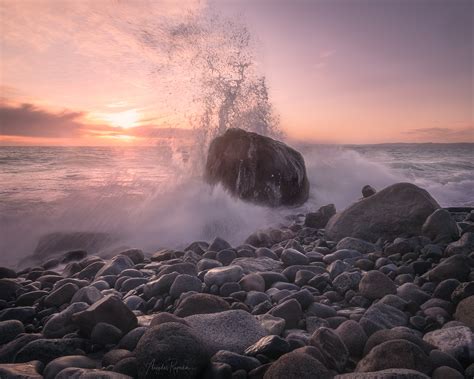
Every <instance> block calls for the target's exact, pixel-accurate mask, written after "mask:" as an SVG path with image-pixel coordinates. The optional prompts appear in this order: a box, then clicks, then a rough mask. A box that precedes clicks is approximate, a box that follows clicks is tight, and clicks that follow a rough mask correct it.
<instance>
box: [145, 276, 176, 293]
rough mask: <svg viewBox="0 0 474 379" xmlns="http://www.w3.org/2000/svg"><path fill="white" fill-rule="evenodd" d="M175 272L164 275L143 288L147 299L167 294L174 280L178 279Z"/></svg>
mask: <svg viewBox="0 0 474 379" xmlns="http://www.w3.org/2000/svg"><path fill="white" fill-rule="evenodd" d="M178 275H179V274H178V273H177V272H171V273H169V274H164V275H162V276H160V277H159V278H158V279H156V280H152V281H151V282H149V283H148V284H146V285H145V287H144V288H143V293H144V294H145V296H146V297H147V298H152V297H153V296H159V295H163V294H165V293H168V292H169V290H170V288H171V285H172V284H173V282H174V280H175V279H176V278H177V277H178Z"/></svg>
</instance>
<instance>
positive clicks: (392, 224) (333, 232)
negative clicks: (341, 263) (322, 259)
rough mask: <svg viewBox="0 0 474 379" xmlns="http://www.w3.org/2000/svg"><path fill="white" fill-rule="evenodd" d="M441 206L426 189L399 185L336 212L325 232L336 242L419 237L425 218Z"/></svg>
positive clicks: (410, 185)
mask: <svg viewBox="0 0 474 379" xmlns="http://www.w3.org/2000/svg"><path fill="white" fill-rule="evenodd" d="M439 207H440V206H439V204H438V203H437V202H436V200H435V199H433V198H432V197H431V195H430V194H429V193H428V192H427V191H426V190H424V189H422V188H420V187H417V186H416V185H414V184H411V183H397V184H394V185H391V186H389V187H387V188H385V189H383V190H382V191H380V192H377V193H376V194H374V195H372V196H370V197H367V198H364V199H362V200H359V201H357V202H356V203H354V204H352V205H351V206H350V207H348V208H346V209H345V210H344V211H342V212H340V213H336V215H334V216H333V217H332V218H331V219H330V220H329V222H328V224H327V225H326V233H327V236H328V237H329V238H330V239H332V240H336V241H339V240H340V239H342V238H344V237H355V238H360V239H363V240H366V241H370V242H376V241H377V240H378V239H379V238H382V239H386V240H393V239H395V238H396V237H399V236H412V235H420V234H421V231H422V226H423V224H424V223H425V221H426V218H427V217H428V216H429V215H431V214H432V213H433V212H434V211H435V210H436V209H438V208H439Z"/></svg>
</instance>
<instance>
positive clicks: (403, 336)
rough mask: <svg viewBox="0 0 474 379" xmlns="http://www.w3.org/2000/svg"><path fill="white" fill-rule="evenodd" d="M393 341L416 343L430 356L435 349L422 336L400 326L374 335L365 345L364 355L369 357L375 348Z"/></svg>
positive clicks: (379, 331)
mask: <svg viewBox="0 0 474 379" xmlns="http://www.w3.org/2000/svg"><path fill="white" fill-rule="evenodd" d="M391 340H406V341H409V342H411V343H414V344H415V345H417V346H419V347H420V348H421V349H422V350H423V351H424V352H425V354H429V353H430V351H431V350H433V348H434V347H433V346H432V345H430V344H429V343H427V342H425V341H423V339H422V338H421V336H420V335H419V334H417V333H416V332H415V331H414V330H412V329H410V328H406V327H403V326H400V327H395V328H392V329H383V330H378V331H376V332H375V333H374V334H372V335H371V336H370V337H369V339H368V340H367V342H366V344H365V347H364V355H367V354H368V353H369V352H370V350H372V349H373V348H374V347H375V346H378V345H380V344H382V343H384V342H387V341H391Z"/></svg>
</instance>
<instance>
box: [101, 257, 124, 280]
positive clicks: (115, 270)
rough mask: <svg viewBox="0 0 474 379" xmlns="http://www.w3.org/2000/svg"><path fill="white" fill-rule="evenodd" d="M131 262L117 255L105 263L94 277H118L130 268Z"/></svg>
mask: <svg viewBox="0 0 474 379" xmlns="http://www.w3.org/2000/svg"><path fill="white" fill-rule="evenodd" d="M132 267H133V261H132V260H131V259H130V258H129V257H127V256H125V255H117V256H115V257H113V258H112V259H111V260H110V262H108V263H106V264H105V265H104V266H103V267H102V268H101V269H100V270H99V271H97V273H96V275H95V277H96V278H98V277H100V276H105V275H119V274H120V273H121V272H122V271H124V270H126V269H128V268H132Z"/></svg>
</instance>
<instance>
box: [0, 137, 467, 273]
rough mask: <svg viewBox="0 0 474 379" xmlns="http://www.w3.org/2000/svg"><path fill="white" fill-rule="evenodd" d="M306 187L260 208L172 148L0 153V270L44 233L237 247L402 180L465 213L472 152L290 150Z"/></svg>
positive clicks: (450, 148) (145, 245) (154, 244)
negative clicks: (299, 194)
mask: <svg viewBox="0 0 474 379" xmlns="http://www.w3.org/2000/svg"><path fill="white" fill-rule="evenodd" d="M294 147H295V148H297V149H298V150H299V151H301V152H302V154H303V156H304V157H305V162H306V166H307V172H308V176H309V179H310V183H311V195H310V199H309V200H308V202H307V203H306V204H305V205H303V206H302V207H300V208H291V209H288V208H285V209H268V208H265V207H260V206H256V205H253V204H248V203H244V202H242V201H240V200H237V199H235V198H232V197H230V196H229V195H228V194H227V193H226V192H225V191H224V190H223V189H222V188H219V187H216V188H210V187H209V186H208V185H207V184H204V183H203V182H202V180H201V170H199V169H198V168H197V165H196V164H194V163H195V162H193V159H192V155H191V158H190V156H189V154H188V153H187V152H186V151H183V149H181V150H180V149H175V148H174V145H173V144H166V143H165V144H161V145H159V146H153V147H0V183H1V185H0V253H1V254H0V265H12V264H13V265H14V264H16V263H17V262H18V261H19V260H20V259H21V258H22V257H24V256H27V255H30V254H31V253H32V252H33V250H34V248H35V246H36V244H37V242H38V239H39V238H40V237H41V236H42V235H44V234H47V233H52V232H62V231H95V232H106V233H113V234H114V235H117V236H119V237H120V238H119V239H120V244H121V246H133V247H138V248H141V249H144V250H145V251H149V252H152V251H154V250H156V249H158V248H163V247H169V248H180V247H183V246H184V245H186V244H187V243H189V242H192V241H196V240H209V239H212V238H213V237H214V236H220V237H222V238H225V239H227V240H229V242H231V243H233V244H239V243H242V242H243V241H244V240H245V238H246V237H247V236H248V235H249V234H250V233H252V232H253V231H255V230H256V229H260V228H265V227H268V226H272V225H278V223H279V222H281V221H282V219H283V218H284V217H285V216H287V215H288V214H294V213H299V212H307V211H310V210H315V209H317V208H318V207H319V206H321V205H325V204H328V203H334V204H335V205H336V207H337V209H339V210H340V209H343V208H344V207H346V206H347V205H349V204H350V203H352V202H353V201H355V200H357V199H359V198H360V197H361V192H360V191H361V188H362V187H363V186H364V185H365V184H370V185H372V186H373V187H375V188H376V189H377V190H380V189H382V188H384V187H385V186H387V185H390V184H393V183H396V182H401V181H405V182H412V183H415V184H417V185H418V186H420V187H422V188H425V189H426V190H428V191H429V192H430V193H431V195H432V196H433V197H434V198H435V199H436V200H437V201H438V202H439V203H440V205H442V206H445V207H448V206H474V144H468V143H464V144H383V145H345V146H337V145H308V144H306V145H297V144H296V145H294Z"/></svg>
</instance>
